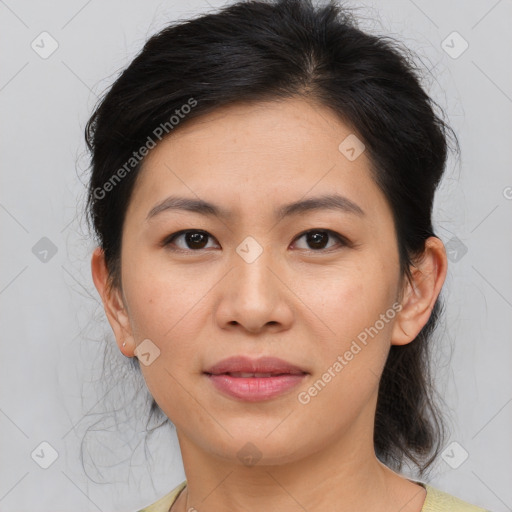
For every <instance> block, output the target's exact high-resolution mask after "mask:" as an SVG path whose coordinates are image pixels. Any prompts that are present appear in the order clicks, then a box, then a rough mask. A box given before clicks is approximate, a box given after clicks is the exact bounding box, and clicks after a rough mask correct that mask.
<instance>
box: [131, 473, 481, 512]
mask: <svg viewBox="0 0 512 512" xmlns="http://www.w3.org/2000/svg"><path fill="white" fill-rule="evenodd" d="M411 481H414V482H415V483H417V484H419V485H421V486H422V487H424V488H425V489H426V490H427V496H426V498H425V503H424V504H423V507H422V509H421V512H489V511H488V510H486V509H484V508H480V507H477V506H476V505H471V504H470V503H466V502H465V501H462V500H461V499H460V498H457V497H455V496H452V495H451V494H448V493H446V492H443V491H441V490H439V489H436V488H435V487H432V486H431V485H428V484H425V483H422V482H418V481H416V480H411ZM186 485H187V481H186V480H185V481H184V482H181V484H179V485H178V486H177V487H175V488H174V489H173V490H172V491H171V492H170V493H168V494H166V495H165V496H163V497H162V498H160V499H159V500H158V501H155V503H153V504H152V505H148V506H147V507H145V508H143V509H141V510H138V511H137V512H169V509H170V508H171V505H172V504H173V503H174V502H175V501H176V498H177V497H178V494H179V493H180V492H181V491H182V490H183V489H184V488H185V486H186Z"/></svg>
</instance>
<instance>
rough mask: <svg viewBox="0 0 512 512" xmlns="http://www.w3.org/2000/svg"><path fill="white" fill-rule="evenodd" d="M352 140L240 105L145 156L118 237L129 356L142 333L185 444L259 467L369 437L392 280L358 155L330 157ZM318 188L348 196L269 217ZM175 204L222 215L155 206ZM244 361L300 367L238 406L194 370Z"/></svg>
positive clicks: (155, 387)
mask: <svg viewBox="0 0 512 512" xmlns="http://www.w3.org/2000/svg"><path fill="white" fill-rule="evenodd" d="M352 133H353V132H352V131H351V129H350V128H349V127H348V126H346V125H344V124H343V123H342V122H341V121H340V120H339V119H338V118H337V117H336V116H335V115H334V114H333V113H332V112H331V111H330V110H328V109H326V108H324V107H320V106H318V105H314V104H311V103H308V102H306V101H304V100H299V99H294V100H291V99H290V100H286V101H283V102H269V103H259V104H253V105H240V104H239V105H231V106H229V107H225V108H222V109H219V110H217V111H215V112H214V113H212V114H209V115H207V116H203V117H201V118H200V119H198V120H194V121H192V122H191V123H190V124H189V125H184V126H183V127H182V128H181V129H180V131H177V132H176V133H173V134H172V135H171V136H170V137H169V138H167V139H165V140H164V141H162V143H161V144H160V145H158V146H157V147H156V148H155V149H153V150H151V152H150V153H149V155H148V156H147V157H146V160H145V163H144V167H143V169H142V171H141V174H140V175H139V178H138V181H137V183H136V186H135V188H134V192H133V195H132V198H131V200H130V204H129V207H128V210H127V213H126V218H125V224H124V228H123V241H122V254H121V257H122V267H121V268H122V278H121V279H122V300H123V303H124V307H125V311H126V317H125V323H124V329H125V331H124V334H123V336H124V335H126V336H125V337H124V340H128V343H133V348H135V347H136V346H137V347H142V345H140V344H141V343H142V342H143V340H150V341H149V342H148V341H145V343H146V344H147V345H145V346H144V347H145V349H144V350H141V352H145V353H149V354H150V355H148V356H146V359H147V360H148V361H149V360H151V363H150V364H148V365H145V364H142V363H141V365H140V366H141V370H142V372H143V375H144V378H145V381H146V383H147V386H148V388H149V390H150V392H151V394H152V395H153V397H154V398H155V400H156V401H157V403H158V405H159V406H160V407H161V409H162V410H163V411H164V412H165V414H166V415H167V416H168V417H169V418H170V420H171V421H172V422H173V423H174V425H175V426H176V428H177V431H178V435H179V436H180V442H184V443H185V442H186V443H189V445H190V446H194V447H195V448H197V449H200V450H202V451H204V452H208V453H209V454H211V455H213V456H216V457H219V458H221V459H225V460H227V459H231V460H235V461H236V459H237V457H238V458H239V457H240V450H243V449H245V448H244V447H247V446H248V445H247V443H249V442H250V443H252V444H253V445H254V446H256V447H257V449H258V451H259V456H260V457H262V461H261V463H263V462H265V463H267V464H282V463H286V462H290V461H293V460H295V459H298V458H300V457H304V456H306V455H308V454H313V453H316V452H318V451H319V450H321V449H322V448H324V447H327V446H329V445H333V443H336V442H337V441H338V440H340V439H351V440H352V442H355V443H357V442H359V441H358V440H361V439H362V438H363V437H364V438H365V439H366V440H368V439H369V438H370V437H371V435H370V434H371V428H372V426H373V419H374V412H375V405H376V397H377V390H378V383H379V378H380V375H381V373H382V369H383V367H384V364H385V361H386V357H387V354H388V351H389V348H390V344H391V343H392V342H393V339H392V338H393V333H394V326H395V321H396V315H397V312H398V309H397V305H398V303H397V297H398V295H399V281H400V279H399V278H400V275H399V259H398V248H397V241H396V234H395V230H394V224H393V220H392V213H391V210H390V207H389V206H388V204H387V202H386V199H385V196H384V195H383V193H382V192H381V191H380V189H379V188H378V187H377V185H376V184H375V183H374V181H373V180H372V178H371V176H370V171H369V160H368V158H367V155H366V153H365V152H363V153H362V154H360V156H358V157H357V158H355V159H353V158H352V159H349V158H347V156H346V155H347V153H343V152H342V151H340V149H339V146H340V144H341V143H342V142H343V141H344V139H346V137H348V136H350V135H351V134H352ZM349 140H350V139H349ZM349 154H350V153H349ZM327 195H330V196H339V197H341V198H345V201H344V202H343V200H340V199H339V200H338V203H337V204H338V207H334V206H333V205H334V203H335V201H331V203H330V204H331V207H330V208H328V207H326V206H325V205H324V206H322V205H320V206H319V207H317V208H307V207H303V208H295V209H289V211H288V212H287V214H286V215H282V216H277V214H276V213H277V212H279V211H282V212H283V211H284V210H283V209H284V207H285V206H286V205H289V204H291V203H295V202H301V201H305V200H310V199H317V198H320V197H322V196H327ZM170 196H174V197H178V196H179V197H182V198H187V199H191V200H199V199H200V200H203V201H206V202H208V203H211V204H213V205H214V206H215V207H216V208H217V209H218V210H219V212H218V215H215V214H211V213H204V212H203V213H201V212H199V211H189V210H186V209H179V208H171V207H169V208H167V209H165V208H164V207H160V208H156V210H154V209H155V207H156V206H157V205H161V204H162V202H164V201H165V200H166V199H167V198H169V197H170ZM347 200H348V201H347ZM340 204H342V206H343V205H345V207H342V206H340ZM347 205H351V206H347ZM167 206H170V205H169V204H168V205H167ZM175 206H176V205H175ZM310 206H311V204H310ZM317 206H318V205H317ZM152 210H153V215H151V214H150V212H151V211H152ZM148 216H149V217H148ZM173 235H175V236H174V237H173ZM398 308H399V306H398ZM425 321H426V318H425ZM111 323H112V322H111ZM419 328H421V326H419ZM117 332H119V331H116V333H117ZM117 338H118V343H119V345H121V344H122V342H123V339H121V338H122V336H120V335H119V336H117ZM148 343H149V344H148ZM238 355H245V356H248V357H250V358H258V357H260V356H272V357H278V358H281V359H283V360H285V361H287V362H289V363H291V364H293V365H295V366H296V367H299V368H300V369H301V370H303V372H306V373H305V375H303V376H302V377H301V378H299V379H297V380H296V382H297V383H296V384H295V385H294V386H293V387H292V388H290V389H288V390H287V391H284V392H282V393H280V394H278V395H275V396H273V397H271V398H268V399H263V400H261V399H260V400H255V401H250V400H244V399H238V398H235V397H232V396H229V395H227V394H225V393H224V392H221V391H219V390H218V389H217V387H216V386H215V385H213V384H212V381H211V378H210V377H209V376H208V375H206V374H205V373H204V372H205V371H206V370H207V369H209V368H210V367H211V366H212V365H214V364H216V363H217V362H219V361H221V360H222V359H225V358H227V357H231V356H238ZM153 358H154V359H153ZM319 381H320V382H319ZM315 383H316V387H315ZM315 390H316V391H315ZM372 448H373V446H372Z"/></svg>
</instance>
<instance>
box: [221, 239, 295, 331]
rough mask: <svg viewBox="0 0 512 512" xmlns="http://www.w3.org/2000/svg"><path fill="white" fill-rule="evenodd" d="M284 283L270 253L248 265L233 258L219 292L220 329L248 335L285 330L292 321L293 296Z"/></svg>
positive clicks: (261, 255)
mask: <svg viewBox="0 0 512 512" xmlns="http://www.w3.org/2000/svg"><path fill="white" fill-rule="evenodd" d="M280 270H281V271H280ZM286 281H287V279H286V277H285V276H284V275H283V271H282V269H280V266H279V265H278V262H276V261H275V260H274V259H273V257H272V254H271V251H270V250H269V249H268V250H263V252H262V253H261V254H260V256H259V257H258V258H257V259H256V260H255V261H252V262H250V263H249V262H247V261H245V260H244V259H243V258H241V257H239V256H238V254H235V255H234V258H233V269H232V270H231V272H229V273H228V274H227V276H226V278H225V279H224V280H223V284H222V286H221V287H220V288H219V293H220V294H221V296H220V299H219V303H218V307H217V311H216V317H217V322H218V323H219V325H220V327H221V328H223V329H236V328H238V329H240V328H243V329H244V330H246V331H247V332H250V333H259V332H261V331H263V330H265V329H270V330H272V331H274V332H276V331H280V330H284V329H288V328H289V326H290V325H291V323H292V320H293V311H292V307H291V300H292V297H293V293H292V292H291V291H290V289H289V283H287V282H286ZM237 326H240V327H237Z"/></svg>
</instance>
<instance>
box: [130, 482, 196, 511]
mask: <svg viewBox="0 0 512 512" xmlns="http://www.w3.org/2000/svg"><path fill="white" fill-rule="evenodd" d="M186 485H187V481H186V480H185V481H183V482H181V484H179V485H178V486H176V487H175V488H174V489H173V490H172V491H171V492H169V493H167V494H166V495H165V496H162V497H161V498H160V499H159V500H158V501H155V503H152V504H151V505H148V506H147V507H144V508H141V509H140V510H137V512H169V509H170V508H171V506H172V504H173V503H174V502H175V501H176V498H177V497H178V494H179V493H180V492H181V491H182V490H183V489H184V488H185V486H186Z"/></svg>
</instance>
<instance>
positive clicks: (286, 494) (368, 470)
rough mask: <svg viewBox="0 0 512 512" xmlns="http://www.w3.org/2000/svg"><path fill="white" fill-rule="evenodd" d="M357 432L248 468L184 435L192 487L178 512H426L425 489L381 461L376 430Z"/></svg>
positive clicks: (180, 500) (182, 496)
mask: <svg viewBox="0 0 512 512" xmlns="http://www.w3.org/2000/svg"><path fill="white" fill-rule="evenodd" d="M355 432H357V436H355V437H354V436H350V435H349V434H347V437H344V438H342V439H340V440H339V441H338V442H336V443H334V444H328V446H326V447H325V449H321V450H318V451H316V452H315V453H313V454H309V455H308V456H305V457H302V458H294V459H293V460H290V461H289V462H287V463H284V464H283V463H281V462H282V460H284V459H280V462H279V464H277V463H276V464H270V463H267V464H260V463H256V464H254V465H252V466H245V465H244V464H242V463H241V462H240V461H238V460H237V463H233V460H231V459H230V460H226V459H222V458H220V457H217V456H214V455H212V454H211V453H209V452H208V453H206V452H204V451H203V450H201V449H200V448H199V447H198V446H197V445H195V444H194V443H192V442H191V441H190V440H189V439H188V438H187V437H186V436H185V435H184V434H183V433H182V432H181V431H180V430H178V439H179V442H180V448H181V453H182V457H183V463H184V468H185V474H186V475H187V487H186V488H185V489H184V490H183V492H182V493H181V494H180V496H179V498H178V500H177V502H176V504H175V506H173V508H172V511H173V512H175V511H176V512H177V511H188V510H194V509H195V510H198V511H200V512H208V511H215V512H224V511H226V512H227V511H230V512H231V511H232V510H244V511H247V512H259V511H261V510H279V511H280V512H297V511H298V510H307V511H308V512H316V511H321V510H334V509H335V510H337V511H339V512H345V511H346V512H349V511H350V512H359V511H360V512H365V511H367V510H371V509H376V510H377V509H378V510H380V511H382V512H387V511H393V512H396V510H400V511H401V512H421V508H422V505H423V502H424V499H425V495H426V492H425V490H424V489H423V487H420V486H419V485H417V484H415V483H413V482H411V481H409V480H407V479H406V478H404V477H403V476H400V475H398V474H397V473H395V472H393V471H392V470H391V469H389V468H388V467H386V466H385V465H384V464H382V463H381V462H380V461H379V460H378V459H377V457H376V456H375V452H374V449H373V429H368V430H367V431H366V432H364V431H363V432H362V431H361V430H359V431H357V429H355ZM369 447H370V448H369ZM290 457H293V455H292V456H290ZM295 457H296V455H295Z"/></svg>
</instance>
